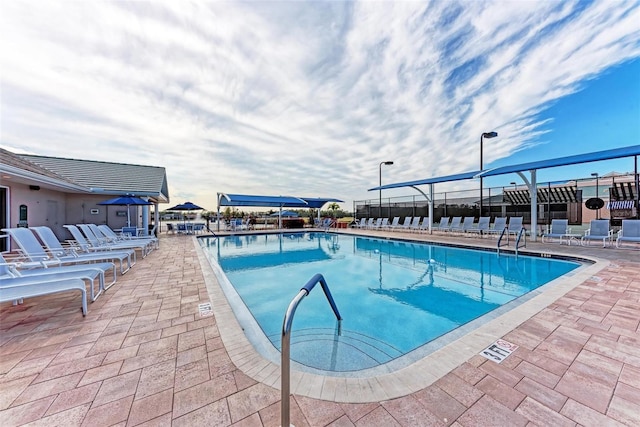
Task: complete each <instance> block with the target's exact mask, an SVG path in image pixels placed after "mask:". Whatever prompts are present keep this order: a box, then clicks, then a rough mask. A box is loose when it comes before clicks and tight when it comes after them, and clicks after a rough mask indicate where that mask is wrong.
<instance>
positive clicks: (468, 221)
mask: <svg viewBox="0 0 640 427" xmlns="http://www.w3.org/2000/svg"><path fill="white" fill-rule="evenodd" d="M475 220H476V219H475V218H474V217H472V216H465V217H464V219H463V220H462V226H461V227H460V228H461V231H462V232H463V233H468V232H469V231H470V230H471V229H473V228H474V227H475Z"/></svg>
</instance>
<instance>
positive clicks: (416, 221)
mask: <svg viewBox="0 0 640 427" xmlns="http://www.w3.org/2000/svg"><path fill="white" fill-rule="evenodd" d="M407 230H409V231H416V232H417V231H419V230H420V217H419V216H414V217H413V219H412V220H411V224H409V227H408V228H407Z"/></svg>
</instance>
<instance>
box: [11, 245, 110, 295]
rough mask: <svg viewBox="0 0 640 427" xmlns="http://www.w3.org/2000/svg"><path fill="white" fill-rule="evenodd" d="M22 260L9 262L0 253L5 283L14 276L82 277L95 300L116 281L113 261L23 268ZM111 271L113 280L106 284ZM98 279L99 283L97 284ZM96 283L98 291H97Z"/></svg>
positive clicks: (59, 278)
mask: <svg viewBox="0 0 640 427" xmlns="http://www.w3.org/2000/svg"><path fill="white" fill-rule="evenodd" d="M21 266H22V265H21V263H20V262H15V263H14V262H7V261H6V260H5V259H4V257H3V256H2V255H0V279H2V282H3V284H4V281H5V279H11V278H14V277H39V278H42V280H45V279H47V280H66V279H81V280H83V281H86V283H87V284H88V285H89V286H90V288H91V301H95V300H96V299H97V298H98V297H99V296H100V294H102V292H103V291H106V290H107V289H109V288H110V287H111V286H112V285H113V284H115V283H116V266H115V264H114V263H112V262H102V263H93V264H73V265H61V266H58V267H50V268H45V267H36V268H28V269H25V268H21ZM108 271H111V273H112V276H113V281H112V282H111V283H109V284H108V285H106V284H105V273H106V272H108ZM96 280H97V281H98V283H97V284H96ZM96 285H97V288H98V291H97V292H96Z"/></svg>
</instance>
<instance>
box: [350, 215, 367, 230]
mask: <svg viewBox="0 0 640 427" xmlns="http://www.w3.org/2000/svg"><path fill="white" fill-rule="evenodd" d="M366 226H367V218H364V217H362V218H360V222H356V223H355V224H354V226H353V227H354V228H365V227H366Z"/></svg>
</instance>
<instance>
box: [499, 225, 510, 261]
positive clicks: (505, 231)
mask: <svg viewBox="0 0 640 427" xmlns="http://www.w3.org/2000/svg"><path fill="white" fill-rule="evenodd" d="M505 234H506V235H507V243H506V244H505V246H509V234H510V233H509V228H507V227H505V228H503V229H502V232H501V233H500V237H498V255H500V246H502V238H503V237H504V235H505Z"/></svg>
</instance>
